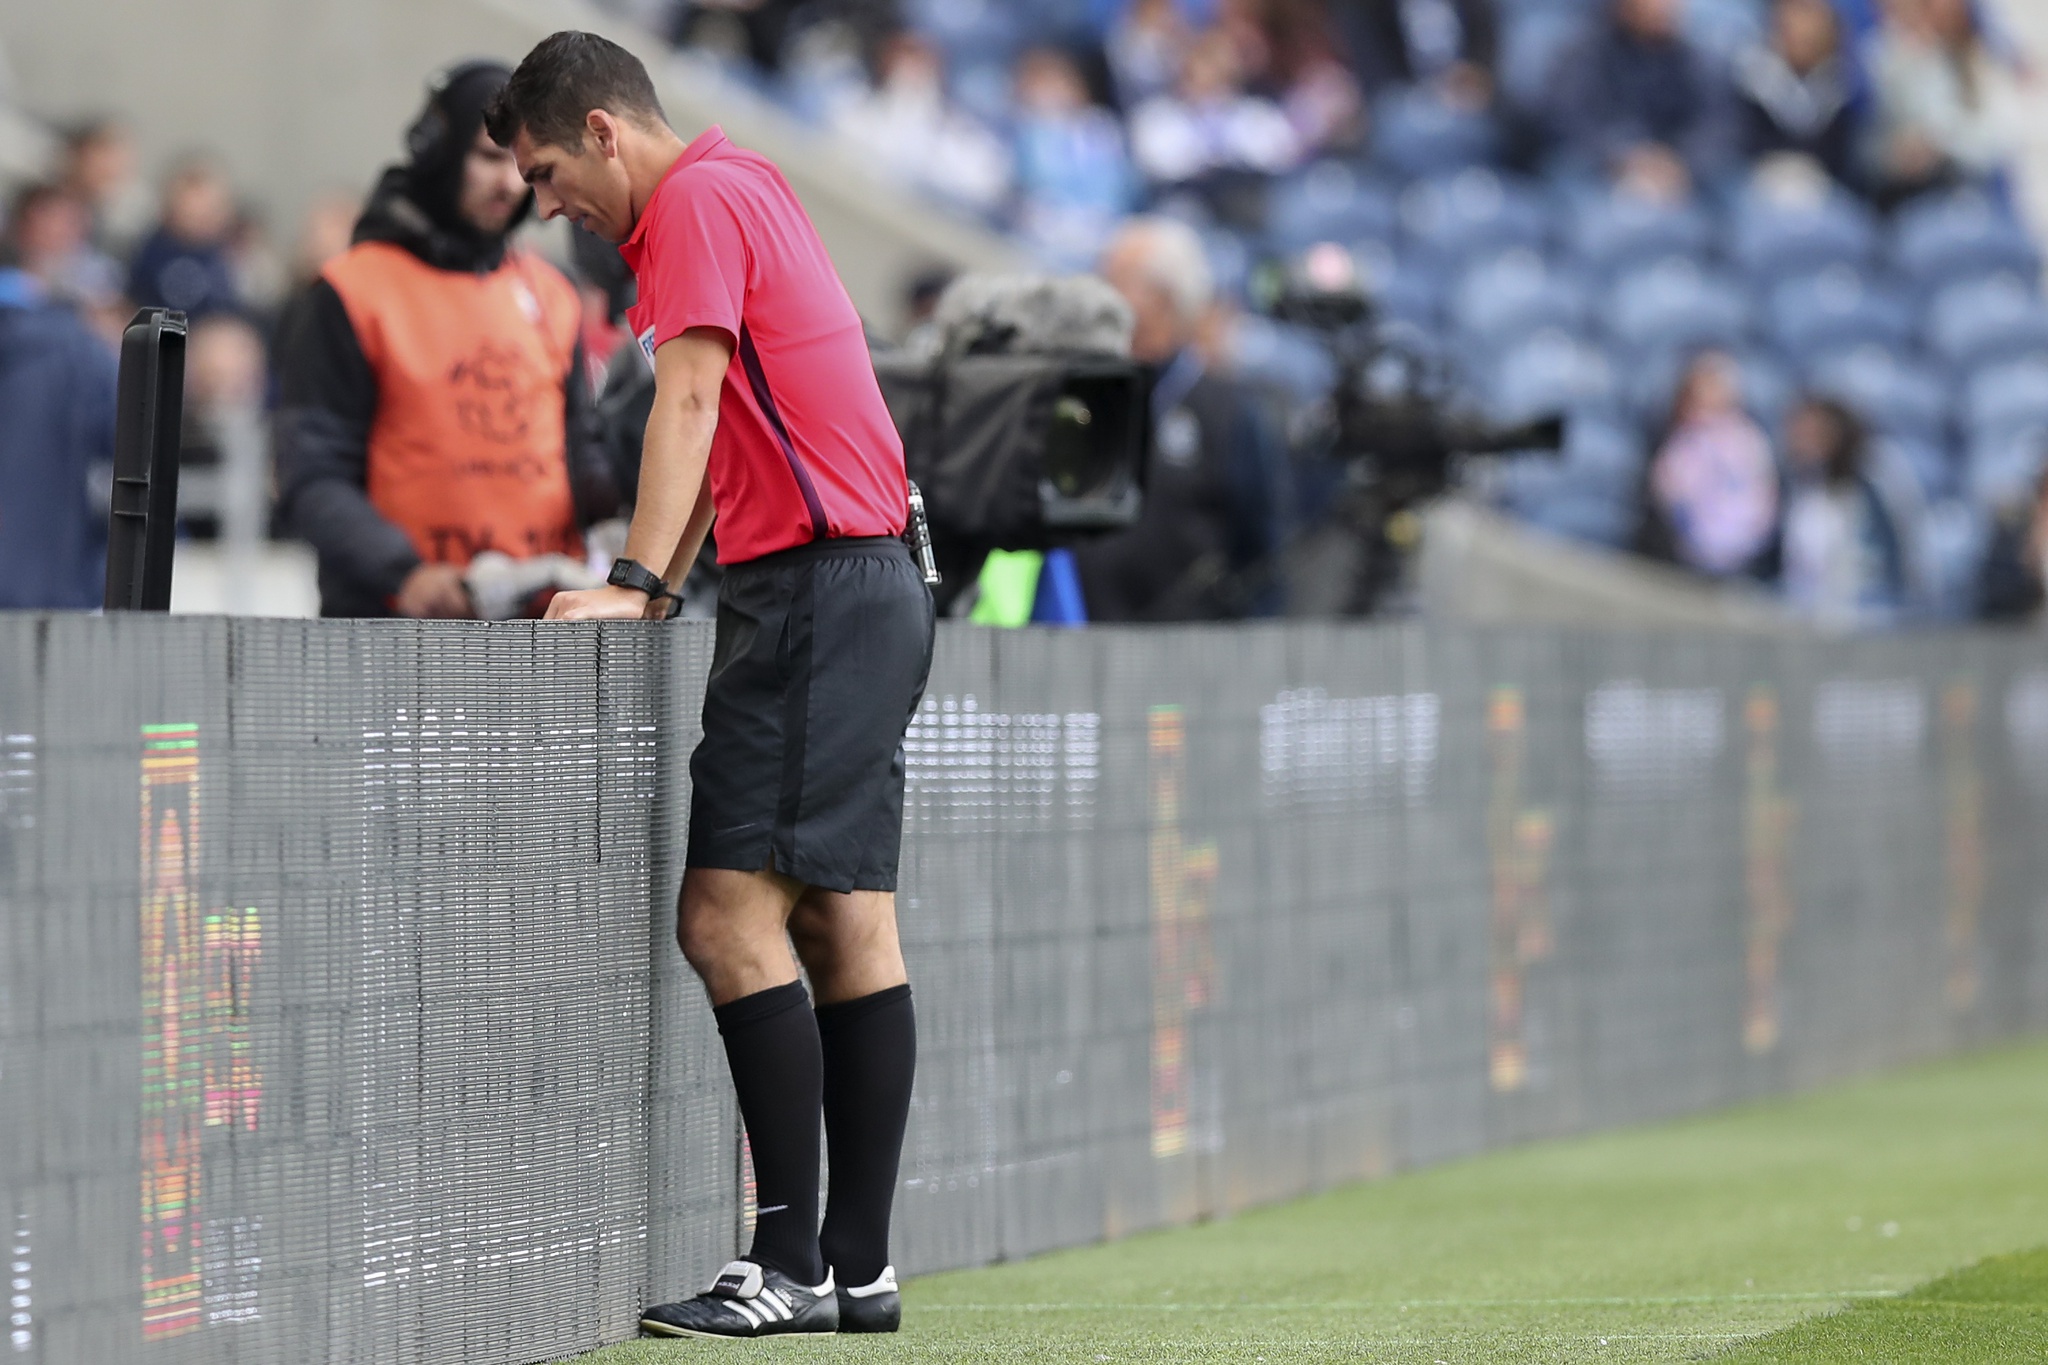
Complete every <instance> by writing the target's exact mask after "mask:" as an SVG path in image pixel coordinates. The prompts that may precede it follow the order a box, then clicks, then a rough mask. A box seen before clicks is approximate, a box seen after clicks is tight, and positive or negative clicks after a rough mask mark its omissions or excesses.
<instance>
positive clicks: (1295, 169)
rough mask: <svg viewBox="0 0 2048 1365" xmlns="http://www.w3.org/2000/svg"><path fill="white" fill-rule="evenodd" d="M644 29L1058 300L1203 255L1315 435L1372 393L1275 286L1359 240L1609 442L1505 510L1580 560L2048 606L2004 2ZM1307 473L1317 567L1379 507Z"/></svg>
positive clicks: (2043, 422)
mask: <svg viewBox="0 0 2048 1365" xmlns="http://www.w3.org/2000/svg"><path fill="white" fill-rule="evenodd" d="M621 3H622V4H625V3H631V0H621ZM635 7H636V8H637V10H638V12H639V13H640V15H641V16H642V17H643V18H647V19H650V20H651V21H652V22H655V23H657V24H660V25H664V26H665V27H666V28H667V30H668V32H669V33H670V34H671V35H672V36H673V37H674V39H675V40H676V41H677V42H678V43H681V44H687V45H690V46H692V47H693V48H695V49H697V50H699V51H700V52H705V53H709V54H711V55H712V56H714V57H715V58H716V59H718V60H719V61H721V62H722V63H724V64H725V66H726V67H727V69H728V70H729V71H731V72H732V73H733V74H734V75H735V76H736V77H738V78H739V79H741V80H743V81H745V82H747V83H749V84H750V85H753V86H754V87H756V88H758V89H759V90H761V91H762V92H763V93H765V94H766V95H768V96H769V97H771V98H773V99H775V100H777V101H779V102H781V103H783V104H784V105H786V106H787V107H788V108H790V109H792V110H794V111H795V112H796V113H798V114H799V115H800V116H802V117H804V118H806V119H808V120H810V121H812V122H813V123H814V124H816V125H817V126H819V127H820V128H822V129H826V130H830V131H832V132H834V133H836V134H837V135H839V136H840V137H842V138H844V139H846V140H848V141H849V142H850V143H852V144H854V145H856V146H858V147H859V148H860V149H861V150H862V152H863V154H864V155H865V157H866V158H867V159H868V161H869V162H870V163H871V164H872V165H874V166H875V167H876V168H877V169H878V170H879V171H880V172H881V173H883V174H885V175H888V176H891V177H893V178H895V179H896V180H897V181H898V182H899V183H902V184H904V185H906V186H909V187H914V188H915V189H916V190H918V191H920V192H922V193H923V194H925V195H926V196H928V197H930V198H932V199H934V200H937V201H940V202H943V203H945V204H948V205H951V206H952V207H953V208H954V209H955V210H956V211H958V212H961V213H964V214H967V215H971V216H973V217H975V218H978V219H980V220H981V221H983V222H985V223H987V224H989V225H991V226H994V227H996V228H998V229H1000V230H1002V231H1004V232H1006V233H1008V234H1010V235H1011V236H1012V237H1013V238H1014V239H1015V240H1016V241H1017V242H1018V243H1019V244H1020V245H1022V246H1023V247H1024V248H1026V249H1027V250H1028V251H1029V252H1031V253H1032V254H1033V255H1034V256H1036V257H1037V258H1038V259H1040V260H1041V261H1043V262H1044V263H1045V264H1046V265H1048V266H1049V267H1052V268H1055V269H1074V268H1090V267H1093V266H1095V265H1097V264H1098V262H1099V260H1100V257H1101V254H1102V252H1103V250H1104V248H1105V246H1106V244H1108V243H1109V242H1110V240H1111V238H1112V237H1113V235H1114V234H1115V233H1116V232H1117V230H1118V227H1119V224H1121V223H1123V222H1125V221H1127V220H1128V218H1129V216H1130V215H1132V214H1134V213H1144V214H1148V215H1164V216H1166V217H1169V218H1173V219H1177V220H1179V221H1181V222H1184V223H1186V224H1188V225H1189V226H1190V227H1192V228H1193V229H1194V230H1195V231H1196V232H1197V233H1199V235H1200V237H1201V239H1202V241H1203V243H1204V246H1205V248H1206V251H1207V255H1208V259H1209V265H1210V267H1211V273H1212V276H1213V280H1214V284H1215V291H1214V292H1215V296H1216V303H1215V305H1214V307H1213V308H1212V309H1211V311H1210V315H1209V316H1207V317H1205V318H1204V319H1203V320H1202V321H1201V323H1200V324H1199V325H1198V327H1197V328H1196V329H1195V330H1196V334H1197V337H1198V345H1199V347H1200V349H1201V350H1202V352H1203V354H1204V358H1205V359H1206V360H1207V361H1208V362H1209V364H1210V365H1211V366H1212V367H1213V368H1214V369H1216V370H1218V371H1220V372H1225V373H1229V374H1231V375H1234V376H1235V377H1237V378H1238V379H1240V380H1241V381H1243V382H1244V383H1246V384H1247V385H1249V386H1251V387H1252V388H1253V389H1254V390H1256V391H1258V392H1259V393H1260V394H1262V395H1263V397H1264V398H1265V400H1266V403H1267V406H1268V407H1269V408H1270V409H1271V415H1272V418H1273V422H1272V425H1274V426H1275V427H1277V428H1279V429H1281V430H1283V431H1285V430H1287V429H1288V428H1289V427H1290V425H1299V423H1298V422H1296V421H1294V420H1293V419H1295V418H1297V417H1298V415H1299V413H1300V412H1301V411H1302V410H1304V409H1305V408H1311V407H1313V406H1314V405H1315V404H1316V403H1317V402H1318V401H1320V400H1321V399H1322V398H1323V397H1324V396H1325V395H1326V393H1327V389H1328V385H1329V383H1330V382H1331V381H1332V379H1333V377H1334V376H1333V370H1332V367H1331V366H1330V364H1329V363H1328V360H1327V357H1326V356H1324V355H1322V354H1320V349H1321V348H1319V347H1318V346H1317V345H1316V343H1315V338H1313V337H1312V336H1309V335H1307V334H1305V333H1303V332H1302V331H1301V329H1299V328H1295V327H1290V326H1288V325H1286V324H1283V323H1279V322H1276V321H1274V320H1272V319H1270V318H1267V317H1262V316H1259V315H1258V313H1257V311H1256V310H1255V309H1254V308H1253V307H1251V306H1250V305H1251V304H1253V303H1254V302H1255V301H1256V299H1255V296H1256V293H1257V290H1256V288H1255V284H1256V281H1257V279H1258V268H1259V266H1260V264H1261V263H1262V262H1266V261H1272V260H1282V261H1284V260H1288V259H1290V258H1298V257H1300V256H1301V255H1302V253H1304V252H1306V251H1307V250H1308V249H1309V248H1311V247H1312V246H1314V245H1316V244H1317V243H1319V242H1334V243H1336V244H1338V245H1340V246H1342V247H1343V248H1344V249H1345V250H1346V251H1348V252H1349V253H1350V255H1351V257H1352V259H1353V261H1354V263H1355V266H1356V270H1357V273H1358V275H1359V276H1360V277H1361V278H1363V279H1364V280H1365V281H1366V282H1367V283H1368V285H1369V287H1370V290H1371V292H1372V293H1373V295H1374V296H1375V303H1376V306H1377V310H1378V314H1379V316H1380V317H1381V318H1382V319H1383V320H1385V321H1386V322H1388V323H1390V324H1397V325H1398V326H1399V327H1400V328H1401V329H1403V330H1404V332H1405V335H1406V337H1407V339H1408V340H1409V341H1410V342H1411V343H1413V344H1416V345H1418V346H1420V347H1422V348H1424V349H1426V350H1429V351H1432V352H1433V353H1435V354H1438V355H1440V356H1443V357H1446V358H1447V362H1448V364H1449V366H1450V368H1451V369H1453V370H1454V371H1455V372H1457V373H1458V374H1459V375H1461V376H1462V387H1463V390H1464V393H1465V395H1466V397H1467V398H1468V399H1469V400H1470V402H1471V403H1473V404H1474V405H1475V406H1478V407H1481V408H1483V409H1485V410H1486V411H1487V413H1488V415H1490V416H1492V417H1494V418H1496V419H1497V420H1501V421H1512V420H1521V419H1525V418H1527V417H1530V416H1532V415H1535V414H1536V413H1538V412H1541V411H1544V410H1555V411H1563V412H1567V413H1568V414H1570V416H1571V417H1572V419H1573V420H1572V423H1571V438H1570V440H1569V442H1568V448H1567V451H1566V453H1565V456H1564V458H1563V459H1562V460H1560V461H1540V460H1521V461H1513V462H1510V464H1509V465H1508V466H1507V467H1506V468H1504V469H1500V470H1496V471H1493V472H1492V473H1491V474H1490V475H1488V476H1487V477H1485V478H1483V479H1482V480H1481V487H1482V488H1483V490H1484V492H1485V493H1486V495H1487V496H1489V497H1491V498H1492V499H1494V500H1495V501H1496V502H1498V503H1499V504H1501V505H1502V506H1503V507H1505V508H1506V509H1507V510H1508V511H1509V512H1511V513H1513V514H1514V515H1516V516H1518V517H1520V518H1521V519H1523V520H1525V521H1527V522H1529V523H1532V524H1534V525H1535V526H1537V527H1539V528H1543V529H1546V530H1549V531H1552V532H1555V533H1557V534H1560V535H1564V536H1568V537H1571V538H1573V539H1576V540H1579V541H1584V542H1589V543H1593V544H1598V545H1604V546H1607V547H1610V548H1615V549H1625V550H1633V551H1636V552H1639V553H1643V554H1648V555H1654V556H1656V557H1659V558H1661V559H1664V560H1666V561H1668V562H1670V563H1673V564H1676V565H1678V566H1680V567H1681V568H1684V569H1686V570H1689V571H1692V572H1695V573H1698V574H1701V575H1704V576H1707V577H1710V578H1714V579H1724V580H1725V579H1741V580H1746V581H1753V582H1755V583H1757V584H1759V585H1761V586H1763V587H1764V588H1766V589H1768V590H1771V591H1775V592H1778V593H1780V594H1782V596H1783V598H1784V599H1785V600H1786V601H1787V602H1788V603H1789V604H1791V605H1792V606H1794V607H1795V608H1796V609H1798V610H1800V611H1803V612H1806V613H1808V614H1811V615H1813V616H1815V617H1818V618H1821V619H1825V620H1828V621H1830V622H1834V623H1840V624H1851V625H1878V624H1884V623H1889V622H1894V621H1903V620H1912V619H1926V618H1930V617H1931V618H1937V619H1956V618H1961V617H1968V616H1973V615H1981V614H2014V613H2015V612H2017V611H2019V610H2021V609H2022V608H2021V607H2020V605H2019V604H2020V603H2022V602H2024V601H2029V600H2031V599H2030V598H2029V596H2028V594H2027V593H2026V592H2024V591H2021V590H2020V589H2021V588H2023V587H2024V585H2025V584H2028V583H2033V584H2036V585H2038V583H2039V581H2040V578H2041V566H2040V555H2039V553H2038V551H2039V549H2040V548H2041V546H2042V545H2043V543H2044V540H2048V535H2044V532H2043V531H2042V529H2040V528H2039V526H2038V525H2037V523H2039V522H2040V521H2041V516H2040V514H2039V513H2038V512H2037V511H2036V510H2035V509H2036V507H2037V505H2038V504H2039V503H2040V502H2041V499H2040V498H2039V497H2037V496H2036V494H2037V491H2038V490H2039V487H2040V485H2039V482H2038V474H2039V471H2040V469H2041V466H2042V463H2043V460H2042V454H2043V451H2044V449H2048V307H2044V305H2043V303H2042V301H2041V299H2040V257H2039V253H2038V250H2037V249H2036V247H2035V245H2034V243H2033V242H2032V241H2031V240H2030V238H2029V236H2028V234H2027V233H2026V232H2025V230H2024V229H2023V228H2022V227H2021V226H2020V224H2019V222H2018V219H2017V215H2016V213H2015V211H2014V208H2013V204H2012V195H2011V192H2010V187H2009V185H2008V181H2007V177H2008V174H2009V167H2010V165H2011V162H2012V159H2013V157H2014V155H2015V153H2016V151H2017V149H2018V147H2019V142H2020V138H2021V136H2022V133H2023V131H2024V129H2023V127H2022V109H2023V104H2022V94H2023V88H2024V86H2025V85H2026V83H2027V82H2029V81H2030V80H2032V79H2033V75H2032V72H2031V71H2030V70H2029V68H2028V64H2027V62H2026V60H2025V58H2024V57H2023V55H2022V54H2021V52H2020V51H2019V50H2018V48H2017V47H2016V45H2015V44H2014V42H2013V41H2012V39H2011V37H2010V35H2008V34H2006V33H2005V32H2003V31H2002V30H2001V29H2000V28H1999V27H1998V26H1997V25H1996V24H1995V23H1994V22H1993V21H1992V18H1991V16H1990V15H1989V14H1988V13H1987V12H1986V10H1985V9H1984V8H1983V7H1982V6H1981V5H1980V4H1977V3H1973V0H1514V3H1497V2H1496V0H1041V3H1035V4H1032V5H1028V6H1027V5H1022V4H1001V3H996V2H995V0H979V3H976V2H975V0H966V2H964V3H963V2H962V0H899V2H898V3H891V2H890V0H845V2H844V3H832V0H822V2H821V0H804V3H783V0H701V2H695V3H691V2H686V3H682V4H664V3H660V0H640V3H638V4H637V5H636V6H635ZM930 293H931V285H930V282H925V283H924V290H923V296H924V297H929V295H930ZM1286 472H1290V473H1291V474H1292V475H1293V476H1294V477H1293V478H1292V480H1291V487H1292V490H1293V502H1292V506H1291V511H1292V513H1293V525H1292V526H1291V527H1290V528H1289V529H1288V531H1287V533H1286V534H1287V536H1289V537H1298V536H1299V535H1300V534H1301V533H1302V532H1303V531H1304V530H1306V529H1308V528H1312V527H1314V526H1315V525H1317V524H1318V523H1319V522H1320V521H1322V520H1324V519H1326V518H1327V517H1328V516H1329V515H1330V507H1329V499H1330V497H1331V496H1332V492H1333V490H1334V489H1335V488H1336V487H1338V481H1336V480H1333V479H1331V478H1328V477H1319V476H1317V474H1316V473H1315V472H1314V471H1309V470H1303V469H1300V468H1296V469H1294V470H1292V471H1286Z"/></svg>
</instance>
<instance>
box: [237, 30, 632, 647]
mask: <svg viewBox="0 0 2048 1365" xmlns="http://www.w3.org/2000/svg"><path fill="white" fill-rule="evenodd" d="M510 75H511V73H510V72H509V71H508V70H506V68H504V67H503V66H500V65H497V64H496V63H493V62H466V63H463V64H461V65H459V66H456V67H454V68H452V69H451V70H449V71H448V72H445V73H443V74H442V75H441V76H440V77H438V78H437V79H436V81H435V83H434V85H433V87H432V90H431V93H430V95H429V97H428V101H427V105H426V107H425V108H424V109H423V110H422V111H421V113H420V116H419V118H418V119H417V120H416V121H415V123H414V124H413V127H412V129H411V131H410V133H409V134H408V136H407V148H408V150H409V152H410V154H411V156H410V160H409V161H408V162H407V163H406V164H404V165H402V166H395V167H393V168H391V169H390V170H387V171H386V172H385V173H384V175H383V177H382V178H381V179H380V180H379V181H378V183H377V187H376V189H375V190H374V191H373V192H372V194H371V196H370V200H369V204H368V205H367V207H365V208H364V210H363V215H362V218H361V220H360V221H359V222H358V223H357V224H356V229H355V238H356V240H355V245H353V246H352V247H350V248H349V249H348V251H347V252H345V253H344V254H342V255H341V256H339V257H337V258H336V259H334V260H332V261H330V262H328V264H327V265H326V267H325V268H324V269H323V270H322V271H321V273H320V277H319V279H318V280H316V281H315V282H314V283H313V284H312V285H311V286H310V287H309V288H308V289H307V290H306V291H305V292H304V293H303V294H302V295H301V296H300V297H299V298H298V299H296V300H295V301H294V303H293V304H292V306H291V308H290V309H289V310H288V313H287V316H286V318H285V321H284V324H283V326H282V328H281V336H280V341H279V359H278V364H279V372H280V373H279V387H280V391H281V392H280V409H279V412H278V418H277V439H276V454H277V464H278V483H279V501H280V510H281V512H282V514H283V519H284V521H285V523H286V524H287V525H288V526H289V527H290V528H291V529H293V530H294V531H296V532H297V533H298V534H300V535H302V536H304V537H305V538H306V539H307V540H309V541H311V542H312V544H313V548H314V549H315V551H317V552H318V554H319V557H320V599H321V600H320V609H321V611H322V613H323V614H325V615H328V616H383V615H390V614H396V615H400V616H416V617H427V616H432V617H449V616H470V615H473V614H475V613H474V604H473V602H472V599H471V595H470V592H469V590H468V588H467V586H466V583H465V576H464V570H465V569H466V568H467V567H468V566H469V565H470V563H471V561H472V559H474V558H475V557H476V556H477V555H479V554H480V553H482V552H484V551H486V550H493V551H497V552H500V553H502V554H505V555H509V556H511V557H512V558H514V559H517V560H524V559H528V558H531V557H534V556H538V555H545V554H561V555H567V556H572V557H575V558H577V559H579V560H580V559H581V557H582V554H583V543H582V537H581V533H580V528H581V527H582V526H584V525H588V524H589V523H591V522H593V521H596V520H598V519H599V518H601V517H604V516H608V515H610V513H611V512H612V511H613V510H614V508H615V506H616V504H617V492H616V489H615V487H614V486H613V483H612V480H611V476H610V473H609V470H608V468H607V466H606V462H605V457H604V453H603V450H602V448H601V446H600V444H599V440H598V436H597V432H596V430H595V424H594V423H593V422H592V421H591V420H590V412H591V403H592V400H591V394H590V386H589V383H588V382H587V380H586V379H585V375H584V365H583V360H582V357H581V355H580V353H579V350H578V347H577V332H578V329H579V328H580V326H581V325H582V316H583V309H582V302H581V300H580V299H579V297H578V295H577V293H576V289H575V286H574V285H572V284H571V283H570V282H569V281H568V280H567V279H565V278H564V277H563V276H562V274H561V272H560V271H558V270H556V269H555V268H554V267H552V266H550V265H548V264H547V263H545V262H544V261H541V260H539V259H538V258H536V257H533V256H530V255H528V254H526V253H525V252H522V251H518V250H514V249H512V248H511V246H510V244H509V241H508V238H509V235H510V233H511V232H512V230H513V229H514V228H516V227H517V226H518V225H519V223H520V222H521V221H522V220H523V219H524V218H525V217H526V215H527V212H528V210H529V209H530V208H531V204H532V196H531V195H530V193H529V192H528V190H527V187H526V185H525V183H524V182H523V181H522V180H521V179H520V177H519V171H518V167H517V166H516V164H515V163H514V162H513V159H512V154H511V153H510V152H508V151H506V150H504V149H503V148H500V147H499V146H497V144H495V143H493V142H492V141H491V140H490V139H489V137H488V136H486V135H485V133H484V128H483V122H484V108H485V106H486V105H487V104H488V103H489V101H490V100H491V98H492V97H493V96H495V95H496V94H497V92H498V91H499V90H500V89H502V88H503V86H504V85H505V82H506V81H507V80H508V79H509V78H510Z"/></svg>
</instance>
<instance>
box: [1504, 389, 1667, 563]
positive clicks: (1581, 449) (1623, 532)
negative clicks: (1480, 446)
mask: <svg viewBox="0 0 2048 1365" xmlns="http://www.w3.org/2000/svg"><path fill="white" fill-rule="evenodd" d="M1647 458H1648V450H1647V448H1646V447H1645V445H1644V442H1643V439H1642V437H1641V435H1640V434H1638V433H1637V431H1636V430H1635V429H1634V428H1633V427H1631V426H1628V425H1625V424H1623V423H1619V422H1615V421H1609V420H1602V419H1599V418H1575V419H1573V420H1572V421H1571V423H1570V424H1569V425H1568V426H1567V428H1566V432H1565V448H1564V451H1563V453H1562V455H1561V456H1559V457H1550V456H1541V455H1525V456H1520V457H1517V458H1515V459H1513V460H1510V461H1508V462H1506V464H1505V465H1504V466H1503V468H1502V469H1501V471H1500V476H1499V485H1498V488H1499V493H1500V496H1501V500H1502V501H1503V502H1504V503H1505V504H1506V506H1507V508H1508V509H1509V510H1510V511H1511V512H1513V513H1514V515H1515V516H1516V518H1517V519H1519V520H1521V521H1523V522H1525V523H1527V524H1529V525H1531V526H1535V527H1537V528H1539V529H1541V530H1544V531H1548V532H1549V533H1551V534H1552V535H1558V536H1563V537H1566V538H1568V539H1571V540H1578V541H1584V542H1587V543H1589V544H1594V545H1605V546H1610V547H1615V548H1619V547H1620V546H1623V545H1626V544H1627V543H1628V542H1629V541H1630V540H1631V539H1632V538H1633V536H1634V534H1635V529H1636V522H1637V519H1638V515H1639V513H1638V507H1639V494H1640V491H1641V487H1642V477H1643V464H1644V461H1645V460H1646V459H1647Z"/></svg>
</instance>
